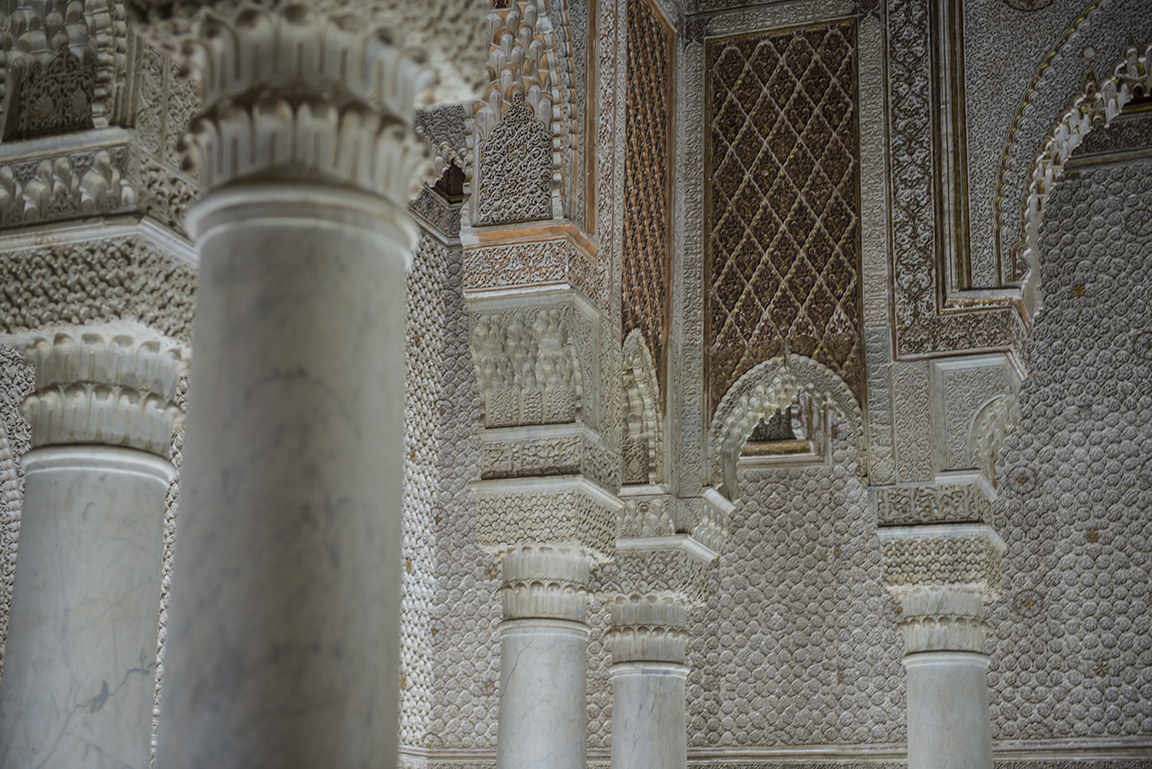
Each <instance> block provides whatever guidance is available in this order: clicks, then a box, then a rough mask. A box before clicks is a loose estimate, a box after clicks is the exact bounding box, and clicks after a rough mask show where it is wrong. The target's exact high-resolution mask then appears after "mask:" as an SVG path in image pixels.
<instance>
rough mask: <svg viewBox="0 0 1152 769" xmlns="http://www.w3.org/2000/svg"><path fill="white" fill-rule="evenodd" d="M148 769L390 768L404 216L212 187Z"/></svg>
mask: <svg viewBox="0 0 1152 769" xmlns="http://www.w3.org/2000/svg"><path fill="white" fill-rule="evenodd" d="M191 225H192V227H193V229H194V231H195V233H196V238H197V245H198V247H199V250H200V258H201V264H200V284H199V289H198V295H197V307H196V325H195V330H194V337H193V338H194V345H195V350H196V359H195V365H194V367H193V371H192V376H191V382H190V392H191V398H190V403H189V414H190V417H189V426H188V430H187V437H186V442H185V449H184V469H183V485H182V490H181V509H182V510H181V519H180V532H179V537H178V540H177V548H176V556H175V563H174V567H173V573H174V575H176V579H175V581H174V586H173V591H172V598H171V607H170V619H169V623H168V650H167V651H166V655H165V665H166V674H165V691H164V696H163V700H162V702H161V724H160V732H159V753H158V762H157V763H158V765H159V766H161V767H165V768H166V769H191V768H192V767H205V766H211V767H214V769H228V768H230V767H235V768H236V769H240V768H241V767H243V769H261V768H267V769H273V768H275V769H290V768H291V767H309V768H314V767H320V766H323V767H329V768H330V769H352V768H353V767H355V768H356V769H360V768H361V767H385V766H394V762H395V760H396V759H395V756H396V741H397V712H398V697H397V692H398V676H399V673H398V668H399V628H398V624H399V616H400V615H399V586H400V572H401V568H400V563H401V517H402V511H403V506H402V485H403V467H404V461H403V448H404V375H405V366H404V344H405V342H404V322H405V292H404V286H405V273H406V270H407V266H408V262H409V258H410V257H409V254H410V251H411V249H412V247H413V245H414V243H415V236H416V232H415V228H414V225H412V223H411V221H410V220H409V219H408V217H407V215H406V212H404V211H403V210H401V209H399V207H398V206H395V205H393V204H390V203H388V202H386V201H385V200H383V199H382V198H379V197H377V196H373V195H369V194H366V193H361V192H357V191H354V190H351V189H347V188H338V187H324V186H319V185H317V186H310V185H307V184H304V183H294V184H283V185H278V184H264V185H248V186H246V185H239V186H231V187H226V188H223V189H220V190H216V191H213V192H211V193H209V194H208V196H207V197H206V198H205V199H204V200H203V201H202V202H201V203H200V204H199V205H198V208H197V209H196V210H195V212H194V214H193V216H192V217H191Z"/></svg>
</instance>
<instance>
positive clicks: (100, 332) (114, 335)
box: [20, 327, 188, 459]
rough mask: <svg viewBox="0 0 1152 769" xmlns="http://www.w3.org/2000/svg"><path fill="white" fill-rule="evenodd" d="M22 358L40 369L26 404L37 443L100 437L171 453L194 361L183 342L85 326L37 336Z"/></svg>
mask: <svg viewBox="0 0 1152 769" xmlns="http://www.w3.org/2000/svg"><path fill="white" fill-rule="evenodd" d="M24 359H25V361H26V362H28V363H31V364H33V366H34V368H35V372H36V374H35V376H36V384H35V389H34V390H33V392H32V394H31V395H29V396H28V397H27V398H25V399H24V403H23V404H22V405H21V407H20V413H21V414H22V415H23V416H24V418H25V419H27V420H28V423H29V425H30V426H31V428H32V447H33V448H38V447H41V446H51V445H68V444H102V445H107V446H126V447H130V448H134V449H140V450H142V451H147V452H151V453H153V454H157V455H159V456H161V457H163V458H165V459H166V458H167V457H168V453H169V450H170V447H171V442H172V436H173V434H174V433H175V432H176V430H177V429H179V427H180V425H181V424H182V422H183V419H184V412H183V411H182V410H181V408H180V407H179V406H178V405H177V404H176V391H177V387H178V386H179V383H180V379H181V377H182V376H184V375H185V374H186V372H187V368H188V362H187V359H186V358H185V357H184V355H183V353H182V352H181V349H180V348H179V347H178V346H176V345H175V344H172V343H170V342H165V341H162V340H161V339H157V338H148V337H141V336H139V335H136V336H134V335H132V334H130V333H122V332H119V331H117V330H114V329H111V328H99V327H95V328H83V329H78V330H76V331H70V332H58V333H55V334H43V335H38V336H36V337H34V338H33V339H32V341H31V342H30V344H29V346H28V347H27V349H26V350H25V352H24Z"/></svg>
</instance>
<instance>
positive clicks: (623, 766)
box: [610, 556, 689, 769]
mask: <svg viewBox="0 0 1152 769" xmlns="http://www.w3.org/2000/svg"><path fill="white" fill-rule="evenodd" d="M618 557H619V556H618ZM611 613H612V630H611V633H610V643H611V647H612V668H611V671H610V674H611V677H612V769H684V768H685V767H686V766H687V765H688V731H687V730H688V721H687V716H686V714H685V699H684V696H685V694H684V686H685V681H686V680H687V678H688V665H687V657H688V640H689V635H688V632H687V629H686V628H687V624H688V606H687V602H686V601H685V600H684V597H683V596H682V595H680V594H677V593H664V594H649V595H645V596H641V595H630V596H617V597H616V598H615V599H614V600H613V603H612V608H611Z"/></svg>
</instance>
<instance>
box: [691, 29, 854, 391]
mask: <svg viewBox="0 0 1152 769" xmlns="http://www.w3.org/2000/svg"><path fill="white" fill-rule="evenodd" d="M706 56H707V66H708V96H707V106H708V114H707V120H708V138H707V141H708V147H707V151H706V161H705V162H706V163H707V168H706V174H707V184H706V187H707V189H706V203H705V205H706V218H705V227H706V231H707V241H706V246H705V247H706V249H707V255H706V260H705V262H706V264H707V271H708V274H707V281H708V291H707V294H706V299H705V301H706V303H707V308H706V313H705V317H706V319H707V320H706V323H707V326H708V327H707V340H708V342H707V343H708V347H707V364H706V366H707V372H708V373H707V376H708V401H709V413H713V412H715V410H716V407H717V406H718V405H719V404H720V400H721V399H722V398H723V397H724V393H725V392H727V390H728V388H729V387H731V386H732V385H733V384H734V383H735V382H736V381H737V380H738V379H739V378H740V377H741V376H742V375H743V374H745V373H746V372H748V371H749V370H750V369H751V368H752V367H753V366H755V365H756V364H757V363H760V362H761V361H764V360H766V359H768V358H771V357H773V356H775V355H779V354H780V353H781V345H782V340H784V341H786V342H787V345H788V349H789V350H790V351H791V352H794V353H798V354H801V355H805V356H808V357H810V358H813V359H815V360H817V361H819V362H820V363H823V364H824V365H826V366H828V367H829V368H830V369H832V370H833V371H835V372H836V373H837V374H839V375H840V376H841V377H843V378H844V381H845V382H846V383H847V384H848V386H849V387H851V388H852V391H853V392H854V393H856V395H857V397H860V396H861V388H862V385H863V380H864V356H863V344H862V333H861V312H860V311H861V300H860V286H859V274H860V225H859V210H860V192H859V185H858V179H857V175H858V174H857V169H858V166H859V162H858V157H859V150H858V141H857V139H858V136H857V134H858V127H857V114H856V105H857V81H856V23H855V21H852V20H848V21H838V22H835V23H829V24H822V25H817V26H810V27H803V28H797V29H787V30H773V31H770V32H764V33H759V34H755V35H748V36H742V37H734V38H725V39H719V40H711V41H709V42H708V47H707V54H706Z"/></svg>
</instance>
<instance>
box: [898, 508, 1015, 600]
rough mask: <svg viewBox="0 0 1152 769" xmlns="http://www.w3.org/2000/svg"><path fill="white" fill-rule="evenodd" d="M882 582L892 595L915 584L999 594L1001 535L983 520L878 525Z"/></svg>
mask: <svg viewBox="0 0 1152 769" xmlns="http://www.w3.org/2000/svg"><path fill="white" fill-rule="evenodd" d="M877 534H878V535H879V537H880V555H881V562H882V566H883V582H884V587H885V588H887V589H888V591H889V592H891V593H892V594H893V595H896V596H899V595H901V592H902V591H904V590H909V589H920V588H951V589H957V590H968V591H971V592H977V593H980V594H982V595H984V596H985V597H986V598H987V599H988V600H996V599H997V598H999V597H1000V580H1001V568H1000V563H1001V557H1002V556H1003V554H1004V550H1005V548H1006V546H1005V544H1004V540H1002V539H1000V537H998V536H997V535H996V532H995V531H993V530H992V528H991V527H990V526H987V525H984V524H942V525H927V526H899V527H897V526H893V527H882V528H880V529H879V530H878V532H877Z"/></svg>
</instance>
